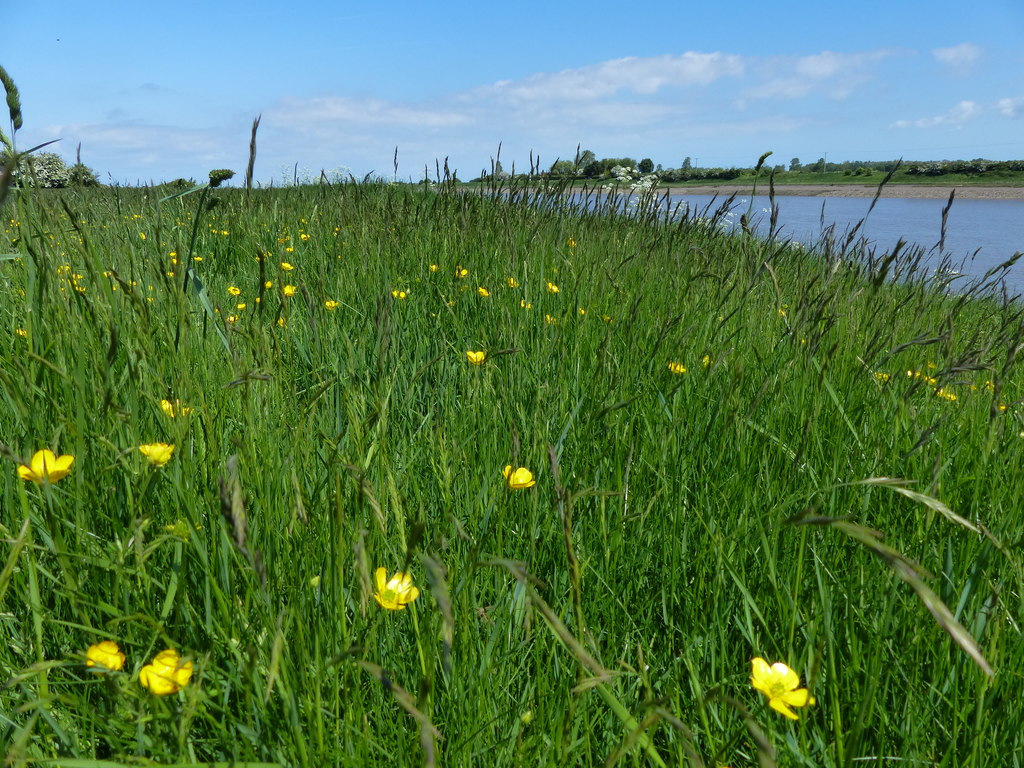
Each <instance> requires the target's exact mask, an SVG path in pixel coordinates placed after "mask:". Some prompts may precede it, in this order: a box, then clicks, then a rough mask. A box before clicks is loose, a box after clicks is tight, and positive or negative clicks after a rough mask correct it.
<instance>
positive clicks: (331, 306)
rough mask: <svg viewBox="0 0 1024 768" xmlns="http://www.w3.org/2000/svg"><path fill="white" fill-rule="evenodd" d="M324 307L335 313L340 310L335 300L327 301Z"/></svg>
mask: <svg viewBox="0 0 1024 768" xmlns="http://www.w3.org/2000/svg"><path fill="white" fill-rule="evenodd" d="M324 306H325V307H326V308H327V309H329V310H331V311H334V310H335V309H337V308H338V302H336V301H335V300H334V299H328V300H327V301H325V302H324Z"/></svg>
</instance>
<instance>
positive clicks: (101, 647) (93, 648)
mask: <svg viewBox="0 0 1024 768" xmlns="http://www.w3.org/2000/svg"><path fill="white" fill-rule="evenodd" d="M124 662H125V655H124V653H122V651H121V649H120V648H118V647H117V643H115V642H114V641H113V640H103V641H102V642H99V643H96V644H95V645H90V646H89V648H88V650H86V652H85V666H87V667H95V666H100V667H104V668H105V669H109V670H112V671H114V672H116V671H117V670H119V669H121V668H122V667H124Z"/></svg>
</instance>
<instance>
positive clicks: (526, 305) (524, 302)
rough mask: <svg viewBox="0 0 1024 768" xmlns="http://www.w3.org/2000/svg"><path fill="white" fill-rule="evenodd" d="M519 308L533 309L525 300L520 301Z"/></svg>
mask: <svg viewBox="0 0 1024 768" xmlns="http://www.w3.org/2000/svg"><path fill="white" fill-rule="evenodd" d="M519 306H520V307H522V308H523V309H533V304H531V303H530V302H528V301H527V300H526V299H520V300H519Z"/></svg>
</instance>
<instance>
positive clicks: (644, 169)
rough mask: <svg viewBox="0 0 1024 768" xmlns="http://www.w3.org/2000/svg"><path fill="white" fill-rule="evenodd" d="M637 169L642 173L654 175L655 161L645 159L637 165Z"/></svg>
mask: <svg viewBox="0 0 1024 768" xmlns="http://www.w3.org/2000/svg"><path fill="white" fill-rule="evenodd" d="M636 169H637V170H638V171H640V173H653V172H654V161H653V160H651V158H649V157H645V158H644V159H643V160H641V161H640V162H639V163H637V166H636Z"/></svg>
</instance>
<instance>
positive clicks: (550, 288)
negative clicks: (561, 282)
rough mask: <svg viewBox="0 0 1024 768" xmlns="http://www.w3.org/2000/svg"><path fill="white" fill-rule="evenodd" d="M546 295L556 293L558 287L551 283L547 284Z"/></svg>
mask: <svg viewBox="0 0 1024 768" xmlns="http://www.w3.org/2000/svg"><path fill="white" fill-rule="evenodd" d="M548 293H558V286H557V285H555V284H554V283H552V282H550V281H549V282H548Z"/></svg>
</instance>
